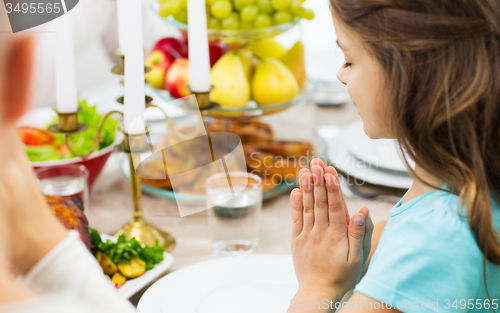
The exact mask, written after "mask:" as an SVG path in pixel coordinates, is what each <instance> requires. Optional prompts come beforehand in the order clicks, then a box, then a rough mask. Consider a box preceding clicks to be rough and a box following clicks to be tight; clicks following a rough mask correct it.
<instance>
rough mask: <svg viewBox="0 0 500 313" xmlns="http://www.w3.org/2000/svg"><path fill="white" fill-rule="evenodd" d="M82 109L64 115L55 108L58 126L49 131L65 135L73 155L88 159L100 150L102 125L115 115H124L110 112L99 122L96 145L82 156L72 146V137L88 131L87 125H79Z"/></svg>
mask: <svg viewBox="0 0 500 313" xmlns="http://www.w3.org/2000/svg"><path fill="white" fill-rule="evenodd" d="M81 109H82V108H81V107H78V109H77V111H76V112H69V113H62V112H59V111H57V108H56V107H54V108H53V110H54V111H56V113H57V117H58V119H57V124H54V125H52V126H50V127H49V128H48V129H47V130H48V131H50V132H52V133H59V134H64V143H65V144H66V146H67V147H68V150H69V151H70V152H71V153H73V155H75V156H78V157H81V158H82V159H86V158H88V157H89V156H90V155H91V154H92V153H93V152H95V151H96V150H97V149H98V148H99V144H100V143H101V142H102V141H103V138H102V136H101V130H102V125H103V124H104V122H105V121H106V119H107V118H108V117H109V116H111V114H114V113H120V114H123V113H122V112H120V111H110V112H108V113H106V114H105V115H104V116H103V117H102V119H101V120H100V121H99V125H98V126H97V132H96V133H95V135H94V138H93V139H94V145H93V146H92V148H91V149H90V150H89V151H87V153H85V154H80V153H77V152H75V150H73V147H72V144H71V136H72V135H73V134H76V133H81V132H84V131H86V130H87V129H88V126H87V125H85V124H80V123H78V112H80V111H81Z"/></svg>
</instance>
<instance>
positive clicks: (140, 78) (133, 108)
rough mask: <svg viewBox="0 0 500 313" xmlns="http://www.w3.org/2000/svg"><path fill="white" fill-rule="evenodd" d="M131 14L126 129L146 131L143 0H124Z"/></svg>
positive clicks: (127, 60)
mask: <svg viewBox="0 0 500 313" xmlns="http://www.w3.org/2000/svg"><path fill="white" fill-rule="evenodd" d="M123 1H124V3H123V4H125V5H126V6H127V10H129V13H128V14H130V15H127V16H128V17H129V18H128V21H127V23H128V24H129V26H128V27H127V30H128V33H127V43H126V51H127V56H126V57H125V96H124V97H125V103H124V104H125V116H124V124H125V131H127V132H128V133H140V132H144V127H143V125H141V123H138V121H139V120H142V114H143V113H144V110H145V107H146V103H145V100H144V48H143V47H144V46H143V41H142V6H141V0H123Z"/></svg>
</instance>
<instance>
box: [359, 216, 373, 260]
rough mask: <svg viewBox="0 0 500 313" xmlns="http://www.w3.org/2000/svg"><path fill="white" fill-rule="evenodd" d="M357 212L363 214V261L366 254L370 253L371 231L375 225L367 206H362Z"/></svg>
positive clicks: (366, 256) (366, 257)
mask: <svg viewBox="0 0 500 313" xmlns="http://www.w3.org/2000/svg"><path fill="white" fill-rule="evenodd" d="M359 213H361V214H363V215H364V216H365V221H366V223H365V224H366V225H365V236H364V239H363V251H364V256H365V260H364V261H365V262H366V260H367V259H368V256H369V255H370V250H371V246H372V233H373V229H374V228H375V226H374V225H373V221H372V219H371V217H370V211H369V209H368V208H367V207H362V208H361V210H359Z"/></svg>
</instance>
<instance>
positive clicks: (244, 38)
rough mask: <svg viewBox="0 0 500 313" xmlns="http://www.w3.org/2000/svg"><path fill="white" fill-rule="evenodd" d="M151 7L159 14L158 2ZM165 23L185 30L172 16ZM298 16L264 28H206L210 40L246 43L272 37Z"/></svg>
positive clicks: (294, 24)
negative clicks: (283, 22)
mask: <svg viewBox="0 0 500 313" xmlns="http://www.w3.org/2000/svg"><path fill="white" fill-rule="evenodd" d="M151 8H152V9H153V11H154V12H156V14H159V10H160V4H159V3H158V2H156V1H153V2H152V3H151ZM158 16H159V15H158ZM162 19H163V20H164V21H165V22H166V23H168V24H169V25H172V26H174V27H176V28H178V29H180V30H181V31H187V24H184V23H181V22H179V21H177V20H176V19H174V18H173V17H172V16H168V17H165V18H162ZM300 20H301V19H300V18H295V19H293V20H292V21H290V22H288V23H286V24H280V25H273V26H270V27H266V28H253V29H239V30H227V29H208V36H209V40H210V41H222V42H224V43H246V42H250V41H253V40H256V39H259V40H263V39H268V38H274V37H276V36H277V35H280V34H282V33H284V32H286V31H288V30H290V29H291V28H293V27H294V26H296V25H298V24H299V22H300Z"/></svg>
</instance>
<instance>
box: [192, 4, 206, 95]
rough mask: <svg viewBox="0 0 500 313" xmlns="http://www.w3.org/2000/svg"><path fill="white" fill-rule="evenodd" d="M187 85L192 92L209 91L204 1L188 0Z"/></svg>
mask: <svg viewBox="0 0 500 313" xmlns="http://www.w3.org/2000/svg"><path fill="white" fill-rule="evenodd" d="M188 21H189V23H188V35H189V85H190V87H191V90H192V91H198V92H205V91H209V90H210V58H209V55H208V34H207V15H206V9H205V0H188Z"/></svg>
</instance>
